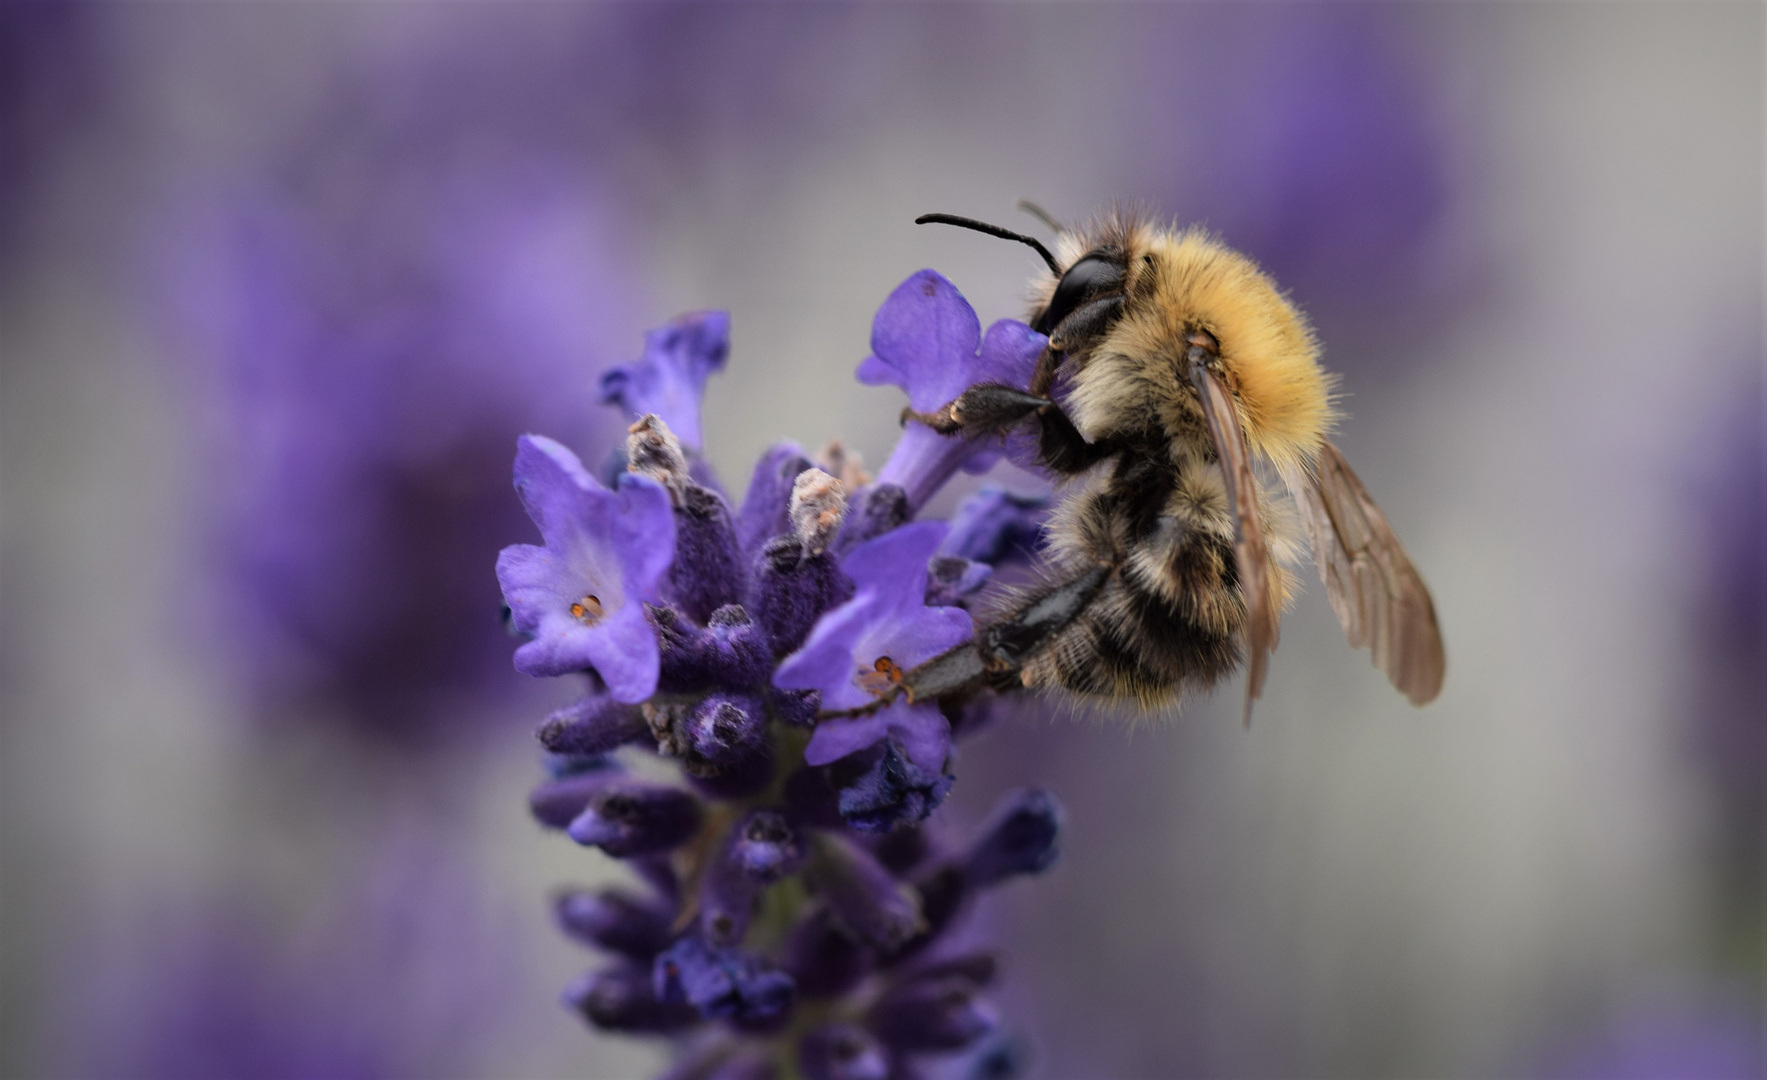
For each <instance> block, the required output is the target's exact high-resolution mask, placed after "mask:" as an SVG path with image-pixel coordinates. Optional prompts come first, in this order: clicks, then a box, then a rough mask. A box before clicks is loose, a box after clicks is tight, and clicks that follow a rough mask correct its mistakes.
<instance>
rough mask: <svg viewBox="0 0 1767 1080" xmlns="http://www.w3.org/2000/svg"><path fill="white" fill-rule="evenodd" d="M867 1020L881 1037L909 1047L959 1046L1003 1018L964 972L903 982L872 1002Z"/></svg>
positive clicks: (992, 1026)
mask: <svg viewBox="0 0 1767 1080" xmlns="http://www.w3.org/2000/svg"><path fill="white" fill-rule="evenodd" d="M868 1020H869V1026H870V1028H871V1030H872V1031H874V1032H876V1033H877V1035H878V1037H879V1038H881V1039H883V1040H884V1041H885V1042H887V1043H889V1044H890V1045H891V1046H894V1047H897V1048H898V1049H901V1050H907V1051H935V1050H943V1051H951V1050H961V1049H963V1048H964V1047H966V1046H968V1045H970V1044H971V1043H973V1042H975V1041H976V1040H978V1039H980V1038H982V1037H984V1036H986V1035H987V1034H988V1033H989V1032H991V1031H993V1030H994V1029H995V1027H996V1026H998V1024H999V1018H998V1016H997V1015H996V1014H995V1012H994V1009H993V1008H992V1007H991V1006H990V1005H989V1004H988V1003H987V1002H986V1001H984V1000H982V998H981V996H980V995H979V994H978V993H977V990H976V986H975V984H974V983H972V982H970V981H969V980H968V979H966V978H964V977H962V976H961V975H949V976H946V977H943V978H938V979H919V980H915V981H913V982H910V983H908V984H906V985H903V986H899V987H897V988H895V989H893V990H892V991H890V992H889V993H887V994H885V995H884V997H883V998H882V999H880V1000H879V1001H878V1003H877V1004H876V1005H874V1006H873V1007H872V1009H871V1014H870V1016H869V1018H868Z"/></svg>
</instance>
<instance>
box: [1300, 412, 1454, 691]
mask: <svg viewBox="0 0 1767 1080" xmlns="http://www.w3.org/2000/svg"><path fill="white" fill-rule="evenodd" d="M1283 480H1284V482H1285V483H1287V485H1288V488H1289V491H1290V492H1292V493H1293V494H1294V497H1295V502H1296V503H1297V504H1298V505H1299V507H1300V510H1301V518H1302V520H1303V521H1304V522H1305V523H1306V528H1307V534H1308V538H1309V539H1310V540H1311V541H1312V544H1313V560H1314V562H1315V563H1316V564H1317V565H1318V567H1319V576H1320V578H1321V579H1322V580H1323V581H1324V582H1325V595H1326V598H1327V599H1329V600H1330V601H1331V607H1332V610H1333V611H1335V612H1337V617H1338V622H1339V623H1341V624H1342V625H1343V627H1344V636H1345V637H1347V638H1349V640H1350V645H1351V647H1352V648H1357V649H1362V648H1369V649H1372V650H1373V653H1374V666H1375V667H1377V668H1379V669H1380V670H1382V671H1384V672H1386V675H1387V678H1388V679H1390V680H1392V683H1393V685H1394V686H1396V687H1398V688H1399V690H1400V691H1402V692H1403V693H1404V694H1405V696H1406V697H1408V698H1410V699H1411V703H1412V704H1414V705H1424V704H1427V703H1428V702H1430V701H1432V700H1434V699H1435V696H1436V695H1437V694H1438V693H1440V692H1441V690H1442V675H1443V670H1444V668H1445V666H1446V664H1447V660H1446V657H1445V656H1444V654H1443V652H1442V632H1441V630H1440V629H1439V628H1438V627H1437V625H1436V607H1435V604H1434V603H1433V602H1431V600H1430V591H1429V589H1428V588H1427V587H1425V585H1424V583H1423V578H1422V577H1420V576H1419V575H1418V573H1417V568H1416V567H1414V566H1412V565H1411V560H1410V559H1409V558H1407V557H1406V555H1405V549H1404V548H1403V547H1402V546H1400V544H1399V538H1398V537H1397V536H1394V535H1393V528H1392V526H1390V525H1388V524H1387V518H1386V515H1385V514H1383V513H1381V512H1380V507H1378V506H1376V505H1375V503H1374V499H1373V497H1372V496H1370V495H1369V494H1368V489H1367V488H1365V487H1363V486H1362V481H1361V480H1359V479H1357V477H1356V473H1355V471H1354V470H1352V469H1351V468H1350V463H1349V462H1347V461H1345V460H1344V455H1343V454H1341V453H1339V452H1338V448H1337V447H1335V446H1333V445H1332V444H1331V443H1329V442H1328V443H1325V444H1324V445H1323V446H1321V447H1320V450H1319V457H1318V460H1317V461H1316V462H1315V463H1314V470H1313V473H1312V475H1307V474H1306V473H1305V472H1303V471H1300V470H1295V471H1292V472H1289V471H1285V472H1284V473H1283Z"/></svg>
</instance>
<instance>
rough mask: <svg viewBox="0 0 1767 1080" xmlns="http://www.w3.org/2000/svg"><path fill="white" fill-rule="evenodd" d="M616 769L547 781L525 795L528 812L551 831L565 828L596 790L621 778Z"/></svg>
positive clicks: (621, 773) (620, 772)
mask: <svg viewBox="0 0 1767 1080" xmlns="http://www.w3.org/2000/svg"><path fill="white" fill-rule="evenodd" d="M624 775H625V774H624V773H623V772H622V771H621V770H619V769H617V768H610V769H598V770H595V771H592V772H583V773H575V774H572V775H570V776H564V777H560V778H558V779H556V780H549V781H547V782H546V783H544V784H541V785H540V786H539V787H537V788H535V789H534V790H533V792H532V793H531V794H529V795H528V810H529V812H530V813H532V814H533V815H534V819H535V820H536V821H538V822H540V824H542V825H545V826H547V827H548V828H552V829H563V828H567V827H568V826H569V825H570V823H571V822H572V821H575V820H576V818H577V816H578V815H579V814H581V813H582V812H583V809H584V808H585V807H587V806H588V805H589V800H590V799H591V798H593V797H594V795H595V793H596V792H597V791H600V790H601V789H602V788H604V787H606V786H607V785H609V784H611V783H613V782H615V781H616V780H619V779H621V778H622V777H623V776H624Z"/></svg>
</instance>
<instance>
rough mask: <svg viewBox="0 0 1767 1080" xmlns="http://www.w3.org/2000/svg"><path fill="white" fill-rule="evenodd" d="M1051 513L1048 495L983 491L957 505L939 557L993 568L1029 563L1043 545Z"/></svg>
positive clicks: (998, 489)
mask: <svg viewBox="0 0 1767 1080" xmlns="http://www.w3.org/2000/svg"><path fill="white" fill-rule="evenodd" d="M1049 509H1050V498H1049V496H1047V495H1014V494H1013V493H1012V492H1010V491H1007V490H1005V489H1004V488H999V487H986V488H983V489H982V490H981V491H978V492H976V493H975V494H974V495H971V496H970V497H969V498H967V499H965V500H963V502H961V503H959V504H958V506H957V512H956V513H955V514H953V515H952V516H951V531H950V532H948V533H946V534H945V542H944V543H943V544H940V545H939V554H941V555H952V556H957V557H960V558H965V559H974V560H975V561H977V562H983V563H987V564H988V565H990V566H994V565H998V564H999V563H1002V562H1005V561H1007V560H1009V559H1014V558H1019V559H1028V558H1030V557H1031V556H1032V555H1034V554H1036V552H1037V549H1038V548H1039V547H1040V546H1041V544H1042V538H1043V523H1044V522H1045V521H1047V520H1048V518H1049Z"/></svg>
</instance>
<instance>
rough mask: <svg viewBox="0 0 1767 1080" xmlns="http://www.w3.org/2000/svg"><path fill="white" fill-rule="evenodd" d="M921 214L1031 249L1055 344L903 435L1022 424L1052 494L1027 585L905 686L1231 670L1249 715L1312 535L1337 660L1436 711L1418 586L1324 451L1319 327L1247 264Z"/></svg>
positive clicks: (1148, 692) (1197, 680)
mask: <svg viewBox="0 0 1767 1080" xmlns="http://www.w3.org/2000/svg"><path fill="white" fill-rule="evenodd" d="M921 220H922V221H936V222H943V223H949V224H958V225H964V226H966V227H971V228H980V229H981V230H982V231H986V232H990V233H993V234H994V235H998V236H1004V237H1007V238H1011V239H1017V240H1021V241H1023V242H1025V243H1029V244H1030V245H1031V246H1033V247H1035V248H1037V250H1038V251H1039V253H1040V254H1042V255H1043V256H1044V258H1045V261H1046V262H1047V263H1048V264H1049V267H1050V275H1049V276H1048V277H1047V278H1043V279H1041V280H1040V281H1039V282H1038V283H1037V284H1036V285H1035V286H1034V289H1033V297H1034V306H1033V309H1032V312H1031V319H1032V322H1033V324H1034V325H1035V326H1036V328H1037V329H1038V330H1040V331H1042V332H1044V333H1045V334H1047V335H1048V336H1049V339H1050V344H1049V347H1048V348H1047V349H1046V350H1045V351H1044V353H1043V355H1042V357H1041V358H1040V360H1039V362H1038V365H1037V370H1036V372H1035V374H1034V375H1033V377H1032V381H1031V385H1030V387H1029V392H1028V393H1027V392H1025V391H1023V390H1019V389H1017V388H1013V387H1008V386H1004V385H998V384H984V385H981V386H976V387H971V388H970V389H969V390H967V391H965V392H964V393H963V394H962V395H961V396H960V397H958V398H957V399H956V400H955V401H953V402H951V403H950V404H948V405H946V406H945V407H944V408H943V409H940V410H938V411H937V412H935V413H932V414H916V413H908V414H905V420H912V421H916V422H922V423H927V424H929V425H931V426H932V427H934V428H935V429H936V430H939V431H942V432H946V433H948V434H954V435H955V434H965V435H976V434H984V433H1004V432H1006V431H1008V430H1010V429H1012V428H1014V427H1016V426H1019V425H1021V424H1026V425H1029V424H1034V425H1035V426H1036V428H1037V429H1038V433H1039V439H1040V441H1039V455H1038V456H1039V459H1040V462H1041V464H1043V465H1044V466H1046V467H1047V468H1048V469H1049V470H1050V471H1052V472H1054V473H1055V474H1056V475H1057V476H1058V477H1059V478H1062V479H1063V484H1064V488H1063V495H1062V499H1061V502H1060V504H1059V505H1058V507H1057V509H1056V511H1055V513H1054V515H1053V516H1052V518H1051V521H1050V523H1049V526H1048V544H1047V551H1046V554H1045V557H1044V560H1043V562H1042V563H1041V564H1040V566H1039V567H1038V571H1037V573H1038V578H1037V581H1036V582H1035V583H1034V584H1032V585H1031V586H1030V587H1028V588H1025V589H1021V590H1019V591H1018V592H1017V593H1016V594H1014V595H1013V596H1011V597H1008V598H1007V599H1006V600H1005V602H1004V603H1001V604H999V605H997V610H995V611H993V612H991V613H989V614H988V615H987V616H986V617H985V618H984V619H983V628H982V630H981V631H980V632H979V633H978V635H977V639H976V642H975V644H974V645H972V646H966V647H964V649H960V650H953V652H952V653H951V654H947V655H946V656H944V657H941V658H938V659H936V660H934V661H931V662H929V663H928V664H926V665H923V667H922V668H921V669H917V670H916V671H914V672H909V673H908V676H907V678H906V681H905V689H906V690H907V692H908V693H910V694H911V695H914V696H918V697H945V696H952V695H962V694H964V693H967V692H969V691H971V690H972V689H973V688H975V687H976V686H978V685H980V684H983V683H987V684H992V685H994V686H996V687H999V686H1006V685H1014V684H1017V685H1023V686H1026V687H1030V688H1033V689H1046V690H1055V689H1059V690H1065V691H1069V692H1073V693H1078V694H1083V695H1097V696H1103V697H1109V698H1127V699H1132V700H1135V701H1137V702H1139V703H1141V704H1142V705H1144V706H1149V707H1152V706H1158V705H1162V704H1166V703H1169V702H1171V701H1174V700H1176V699H1178V698H1179V697H1181V696H1182V695H1183V694H1184V693H1185V692H1186V691H1189V690H1191V689H1197V688H1202V687H1206V686H1209V685H1212V684H1214V683H1215V682H1217V681H1219V680H1220V679H1221V678H1223V677H1224V676H1226V675H1228V674H1230V673H1231V672H1232V671H1233V670H1235V669H1236V668H1237V667H1238V666H1239V665H1240V664H1241V663H1247V664H1248V667H1249V671H1248V686H1247V690H1248V694H1247V703H1246V704H1247V709H1248V716H1249V709H1250V704H1251V699H1252V698H1255V697H1256V696H1257V695H1258V693H1259V690H1260V688H1261V685H1262V680H1263V673H1264V664H1265V660H1266V657H1267V654H1268V652H1269V651H1270V650H1271V649H1272V648H1274V647H1275V644H1276V629H1277V622H1278V620H1279V618H1280V616H1281V613H1282V611H1283V610H1284V609H1285V608H1286V606H1287V604H1288V601H1289V598H1290V592H1291V590H1290V579H1289V577H1288V574H1287V573H1286V571H1285V570H1284V568H1283V565H1282V564H1283V563H1284V562H1292V561H1294V558H1295V557H1296V556H1297V555H1298V554H1299V553H1300V551H1301V548H1302V545H1303V542H1305V543H1308V544H1310V545H1311V546H1312V548H1313V550H1314V555H1315V561H1316V563H1317V565H1318V567H1319V569H1320V572H1321V576H1322V577H1323V578H1324V579H1325V582H1326V591H1327V595H1328V597H1329V598H1330V599H1331V601H1332V605H1333V608H1334V609H1335V610H1336V611H1337V614H1338V616H1339V618H1340V621H1342V622H1343V624H1344V628H1345V631H1346V633H1347V634H1348V635H1349V636H1350V639H1351V643H1352V644H1354V645H1358V646H1361V645H1367V646H1370V647H1371V648H1372V649H1373V651H1374V654H1375V656H1374V659H1375V663H1376V665H1377V666H1379V667H1380V668H1381V669H1382V670H1384V671H1386V672H1387V674H1388V676H1389V677H1390V678H1392V679H1393V681H1394V683H1395V684H1396V685H1397V686H1399V688H1400V689H1401V690H1403V691H1404V692H1405V693H1406V694H1407V695H1408V696H1410V697H1411V698H1412V700H1413V701H1416V702H1417V703H1419V704H1421V703H1423V702H1425V701H1428V700H1430V699H1431V698H1433V697H1434V696H1435V694H1436V692H1437V691H1438V690H1439V688H1440V685H1441V677H1442V669H1443V661H1442V649H1441V639H1440V635H1439V633H1438V631H1437V629H1436V622H1435V613H1434V608H1433V606H1432V604H1431V602H1430V599H1429V594H1428V591H1427V590H1426V589H1425V588H1424V586H1423V582H1422V579H1421V578H1420V577H1418V575H1417V573H1416V571H1415V570H1414V569H1413V568H1412V567H1411V564H1410V561H1409V559H1407V558H1406V556H1405V554H1404V551H1403V549H1402V548H1401V547H1400V545H1399V543H1398V540H1397V538H1396V537H1394V536H1393V535H1392V532H1391V530H1390V529H1389V528H1388V527H1387V525H1386V521H1385V519H1384V517H1382V516H1381V514H1380V511H1379V509H1378V508H1377V507H1375V505H1374V503H1373V500H1372V499H1371V498H1369V497H1368V495H1367V492H1366V491H1365V490H1364V489H1363V488H1362V486H1361V484H1360V482H1359V481H1357V480H1356V478H1355V475H1354V473H1353V472H1351V471H1350V470H1349V467H1348V465H1347V464H1345V463H1344V462H1343V459H1342V457H1341V456H1340V455H1339V454H1338V453H1337V451H1336V449H1335V448H1334V447H1332V446H1331V444H1330V443H1329V442H1328V441H1327V434H1328V432H1329V430H1330V427H1331V424H1332V422H1333V412H1332V408H1331V386H1332V380H1331V377H1330V376H1329V375H1328V374H1327V373H1326V372H1325V371H1324V370H1323V369H1322V368H1321V367H1320V365H1319V360H1318V353H1319V348H1318V345H1317V342H1316V341H1315V339H1314V336H1313V333H1312V330H1311V329H1310V327H1309V326H1308V325H1307V322H1306V320H1305V319H1304V318H1303V317H1302V316H1301V314H1300V313H1299V312H1298V311H1297V310H1295V308H1294V307H1293V306H1292V305H1291V304H1290V303H1289V302H1288V301H1287V300H1286V299H1285V298H1284V297H1283V295H1282V293H1281V292H1280V290H1279V289H1278V288H1277V287H1276V285H1275V283H1274V282H1272V281H1271V280H1270V279H1269V277H1267V276H1266V275H1265V274H1264V273H1263V272H1262V271H1260V270H1259V269H1258V267H1257V266H1256V265H1255V264H1254V263H1253V262H1252V261H1251V260H1250V259H1248V258H1246V257H1245V256H1243V255H1241V254H1239V253H1237V252H1235V251H1232V250H1231V249H1229V248H1227V247H1225V246H1223V245H1221V244H1220V243H1218V242H1216V241H1215V240H1213V239H1212V238H1210V237H1208V236H1207V235H1206V234H1204V233H1202V232H1200V231H1196V230H1185V231H1176V230H1166V229H1160V228H1156V227H1154V226H1152V225H1150V224H1149V223H1147V222H1146V221H1143V220H1140V219H1137V218H1133V217H1120V216H1111V217H1108V218H1106V219H1104V220H1103V221H1101V222H1099V223H1097V224H1095V225H1092V226H1089V227H1085V228H1081V229H1075V230H1065V229H1064V230H1060V238H1059V240H1058V241H1057V251H1056V253H1054V254H1051V253H1050V252H1048V251H1047V250H1045V249H1044V248H1043V247H1042V245H1041V244H1038V243H1037V242H1036V241H1034V240H1031V239H1030V238H1028V237H1023V236H1020V235H1018V234H1015V233H1010V232H1008V231H1006V230H1003V229H999V228H997V227H994V226H984V225H981V224H980V223H977V222H972V221H969V220H968V219H960V218H951V217H949V216H946V215H928V216H927V217H925V218H922V219H921ZM1254 466H1255V468H1254ZM1260 470H1261V471H1262V472H1264V473H1265V474H1266V476H1269V475H1271V474H1273V475H1274V476H1275V477H1279V478H1280V481H1279V483H1277V482H1271V481H1269V480H1265V481H1262V482H1261V481H1260V479H1259V477H1258V472H1259V471H1260ZM1279 487H1280V488H1285V489H1286V491H1279V490H1276V489H1277V488H1279ZM1291 500H1292V502H1291Z"/></svg>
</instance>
